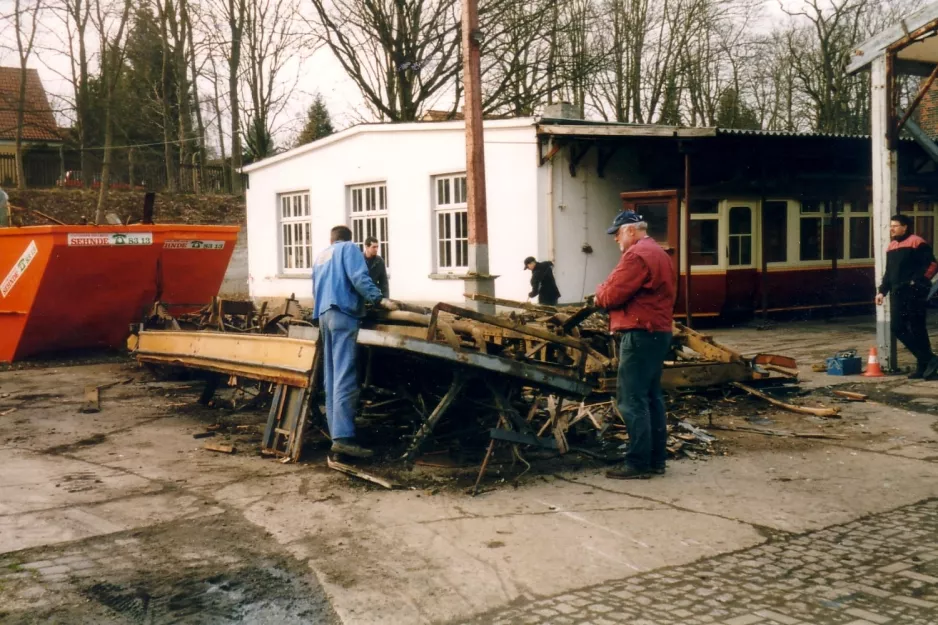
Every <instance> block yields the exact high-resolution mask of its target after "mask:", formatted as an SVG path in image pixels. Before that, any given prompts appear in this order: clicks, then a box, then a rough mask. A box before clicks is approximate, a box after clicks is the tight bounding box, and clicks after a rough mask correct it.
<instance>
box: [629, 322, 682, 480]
mask: <svg viewBox="0 0 938 625" xmlns="http://www.w3.org/2000/svg"><path fill="white" fill-rule="evenodd" d="M670 347H671V333H670V332H646V331H644V330H631V331H627V332H623V333H622V341H621V343H620V344H619V377H618V383H617V403H618V406H619V412H620V413H621V414H622V416H623V417H624V418H625V426H626V427H627V428H628V432H629V449H628V451H627V452H626V454H625V461H626V463H628V464H629V465H631V466H632V467H634V468H636V469H639V470H647V469H650V468H653V467H663V466H664V461H665V459H666V457H667V450H666V449H665V445H666V444H667V441H668V428H667V421H666V416H665V412H664V398H663V397H662V396H661V370H662V368H663V366H664V359H665V358H666V357H667V354H668V350H669V349H670Z"/></svg>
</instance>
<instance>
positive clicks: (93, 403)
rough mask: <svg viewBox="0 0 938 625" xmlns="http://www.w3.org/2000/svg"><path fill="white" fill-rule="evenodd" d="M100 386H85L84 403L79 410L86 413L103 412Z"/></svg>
mask: <svg viewBox="0 0 938 625" xmlns="http://www.w3.org/2000/svg"><path fill="white" fill-rule="evenodd" d="M99 388H100V387H97V386H86V387H85V397H84V399H83V402H84V403H82V405H81V408H79V409H78V412H81V413H85V414H88V413H93V412H101V402H100V399H101V397H100V393H99V390H98V389H99Z"/></svg>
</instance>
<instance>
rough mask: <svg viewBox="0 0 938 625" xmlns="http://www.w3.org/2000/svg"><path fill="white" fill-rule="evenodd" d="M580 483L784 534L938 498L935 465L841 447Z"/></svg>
mask: <svg viewBox="0 0 938 625" xmlns="http://www.w3.org/2000/svg"><path fill="white" fill-rule="evenodd" d="M569 477H570V479H572V480H575V481H576V482H577V483H580V484H588V485H591V486H595V487H599V488H603V489H606V490H610V491H614V492H621V493H623V494H629V495H633V496H637V497H643V498H647V499H648V500H650V501H658V502H662V503H668V504H671V505H674V506H678V507H680V508H682V509H686V510H691V511H695V512H702V513H706V514H711V515H714V516H719V517H724V518H728V519H734V520H738V521H741V522H744V523H752V524H756V525H760V526H763V527H768V528H773V529H777V530H783V531H788V532H804V531H808V530H813V529H820V528H822V527H826V526H828V525H832V524H835V523H845V522H847V521H849V520H851V519H854V518H856V517H858V516H862V515H864V514H870V513H876V512H883V511H886V510H891V509H893V508H896V507H898V506H902V505H907V504H910V503H913V502H916V501H921V500H922V499H926V498H929V497H936V496H938V464H933V463H929V462H922V461H918V460H910V459H906V458H900V457H896V456H889V455H886V454H879V453H872V452H866V451H860V450H853V449H848V448H844V447H835V446H831V447H826V448H817V449H809V450H804V451H801V452H798V453H796V454H788V453H780V452H752V453H748V454H746V455H744V456H736V457H726V458H718V459H712V460H709V461H706V462H697V463H686V462H677V463H672V464H671V465H670V467H669V469H668V476H667V479H652V480H637V481H631V482H630V481H616V480H609V479H607V478H606V477H604V476H603V475H602V474H601V473H593V474H589V473H580V474H577V475H571V476H569Z"/></svg>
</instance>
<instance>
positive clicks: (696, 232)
mask: <svg viewBox="0 0 938 625" xmlns="http://www.w3.org/2000/svg"><path fill="white" fill-rule="evenodd" d="M687 238H688V248H689V251H688V257H689V259H690V264H691V265H692V266H702V265H703V266H708V265H719V264H720V203H719V202H718V201H717V200H691V203H690V230H689V231H688V237H687Z"/></svg>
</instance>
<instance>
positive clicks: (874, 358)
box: [863, 347, 886, 378]
mask: <svg viewBox="0 0 938 625" xmlns="http://www.w3.org/2000/svg"><path fill="white" fill-rule="evenodd" d="M885 375H886V374H885V373H883V370H882V368H880V366H879V354H877V352H876V348H875V347H871V348H870V357H869V359H868V360H867V361H866V371H864V372H863V377H865V378H881V377H883V376H885Z"/></svg>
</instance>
